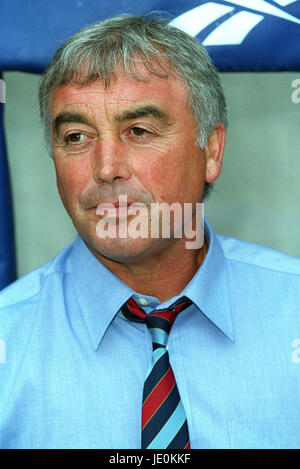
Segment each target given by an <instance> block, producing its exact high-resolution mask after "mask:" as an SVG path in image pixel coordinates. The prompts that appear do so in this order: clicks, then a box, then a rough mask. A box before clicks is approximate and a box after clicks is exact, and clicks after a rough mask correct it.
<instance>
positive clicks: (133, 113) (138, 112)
mask: <svg viewBox="0 0 300 469" xmlns="http://www.w3.org/2000/svg"><path fill="white" fill-rule="evenodd" d="M149 116H152V117H155V118H156V119H158V120H160V121H161V122H162V123H163V124H168V125H170V124H171V119H170V117H169V116H168V114H166V113H165V112H164V111H162V110H161V109H160V108H159V107H157V106H153V105H146V106H139V107H137V108H135V109H129V110H126V111H123V112H121V113H120V114H117V115H116V116H115V117H114V120H115V121H116V122H124V121H126V120H130V119H137V118H139V117H149Z"/></svg>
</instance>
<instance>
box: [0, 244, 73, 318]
mask: <svg viewBox="0 0 300 469" xmlns="http://www.w3.org/2000/svg"><path fill="white" fill-rule="evenodd" d="M73 245H74V243H72V244H70V245H69V246H67V247H66V248H65V249H63V250H62V251H61V252H60V253H59V254H58V255H57V256H55V257H54V258H53V259H51V260H50V261H48V262H47V263H46V264H44V265H42V266H41V267H39V268H37V269H35V270H33V271H32V272H30V273H28V274H26V275H24V276H23V277H21V278H19V279H18V280H16V281H15V282H13V283H12V284H11V285H9V286H8V287H6V288H5V289H3V290H2V291H1V292H0V316H1V313H2V312H3V310H6V309H10V308H11V307H12V308H13V307H14V306H17V305H20V306H21V305H23V304H26V302H29V303H31V304H32V302H33V301H34V298H37V297H38V296H39V294H40V293H41V291H42V290H43V287H44V285H45V284H46V283H47V280H48V279H49V278H50V277H53V276H54V277H60V278H61V276H64V275H66V274H68V271H69V265H68V260H69V257H70V253H71V251H72V249H73Z"/></svg>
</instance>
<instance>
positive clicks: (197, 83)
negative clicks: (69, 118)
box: [39, 15, 227, 148]
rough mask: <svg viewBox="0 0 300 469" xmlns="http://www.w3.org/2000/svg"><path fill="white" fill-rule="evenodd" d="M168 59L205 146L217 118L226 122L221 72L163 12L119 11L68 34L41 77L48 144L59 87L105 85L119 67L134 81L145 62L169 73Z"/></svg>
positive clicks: (156, 72) (163, 75) (156, 70)
mask: <svg viewBox="0 0 300 469" xmlns="http://www.w3.org/2000/svg"><path fill="white" fill-rule="evenodd" d="M160 59H166V60H167V62H169V63H170V64H171V66H172V67H173V69H174V70H175V71H176V72H177V73H178V74H179V76H181V78H182V79H183V81H184V83H185V85H186V88H187V92H188V99H189V104H190V106H191V109H192V111H193V113H194V117H195V122H196V126H197V129H198V135H199V138H198V140H197V144H198V145H199V146H200V148H204V147H205V145H206V143H207V141H208V138H209V136H210V135H211V133H212V131H213V130H214V129H215V128H216V126H217V125H218V124H219V123H223V125H224V126H225V127H226V126H227V112H226V103H225V97H224V93H223V89H222V86H221V83H220V79H219V76H218V74H217V71H216V69H215V67H214V66H213V64H212V62H211V60H210V58H209V56H208V54H207V52H206V50H205V49H204V47H203V46H202V45H201V44H200V43H199V42H198V41H197V40H196V39H195V38H193V37H192V36H189V35H188V34H187V33H185V32H183V31H181V30H180V29H178V28H176V27H174V26H171V25H170V24H168V22H167V21H166V20H165V19H163V18H161V17H154V16H153V15H147V16H144V17H141V16H134V15H121V16H117V17H114V18H109V19H107V20H104V21H101V22H99V23H96V24H93V25H90V26H87V27H85V28H83V29H81V30H80V31H78V32H77V33H75V34H74V35H73V36H71V37H70V38H69V39H68V40H67V41H66V42H65V43H64V44H63V45H62V46H61V47H60V48H59V49H58V50H57V52H56V53H55V55H54V57H53V60H52V62H51V64H50V66H49V68H48V69H47V70H46V71H45V73H44V74H43V76H42V80H41V83H40V90H39V101H40V113H41V117H42V120H43V121H44V125H45V131H46V138H47V141H48V143H50V135H51V120H50V113H49V98H50V95H51V93H52V92H53V91H54V90H55V89H56V88H58V87H60V86H62V85H65V84H68V83H74V84H75V83H76V84H81V85H87V84H89V83H91V82H93V81H95V80H97V79H100V80H101V82H102V83H103V85H104V86H105V87H108V86H109V85H110V83H111V82H112V81H115V80H116V78H117V75H118V73H119V72H120V71H124V72H126V73H129V74H130V75H131V76H132V77H134V78H135V79H137V80H144V79H145V78H144V77H142V76H140V74H138V72H137V66H138V64H139V63H141V61H142V63H144V65H145V66H146V68H147V69H148V71H149V72H151V73H153V74H154V75H158V76H159V77H161V78H166V77H167V76H168V74H167V70H166V69H165V68H164V66H163V61H162V60H160Z"/></svg>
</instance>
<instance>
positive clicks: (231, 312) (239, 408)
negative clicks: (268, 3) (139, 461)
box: [0, 16, 300, 449]
mask: <svg viewBox="0 0 300 469" xmlns="http://www.w3.org/2000/svg"><path fill="white" fill-rule="evenodd" d="M40 106H41V115H42V118H43V120H44V122H45V128H46V135H47V139H48V142H49V145H50V147H51V153H52V156H53V160H54V164H55V168H56V174H57V185H58V190H59V193H60V196H61V199H62V202H63V204H64V206H65V208H66V210H67V212H68V214H69V215H70V217H71V219H72V221H73V223H74V226H75V228H76V230H77V231H78V237H77V239H76V240H75V242H74V243H73V244H72V245H70V246H69V247H67V248H66V249H65V250H64V251H62V252H61V253H60V254H59V255H58V256H57V257H56V258H54V259H53V260H51V261H50V262H48V263H47V264H46V265H44V266H42V267H40V268H39V269H37V270H36V271H34V272H32V273H30V274H29V275H27V276H25V277H24V278H21V279H20V280H18V281H17V282H16V283H14V284H13V285H11V286H10V287H9V288H7V289H6V290H5V291H4V292H3V293H2V294H1V296H0V337H1V340H2V342H1V343H2V346H3V347H5V360H4V359H3V360H2V363H1V368H0V373H1V388H0V396H1V399H0V408H1V412H0V446H1V447H3V448H150V449H166V448H167V449H184V448H186V449H187V448H279V447H280V448H291V447H299V446H300V432H299V425H300V413H299V411H298V404H299V402H298V401H299V389H300V373H299V370H300V368H299V367H300V364H299V361H300V353H299V355H298V352H299V343H300V340H299V337H300V320H299V304H300V281H299V273H300V265H299V260H297V259H295V258H292V257H289V256H287V255H285V254H281V253H278V252H275V251H273V250H271V249H267V248H262V247H259V246H255V245H251V244H247V243H245V242H241V241H238V240H234V239H230V238H225V237H222V236H217V235H216V234H214V232H213V230H212V229H211V227H210V226H209V224H208V223H207V222H206V221H205V226H204V237H203V240H201V242H199V243H196V244H194V245H192V246H188V244H187V243H188V242H191V241H190V239H191V236H190V234H191V233H194V234H195V236H196V238H197V235H198V234H199V233H201V232H202V224H201V222H202V217H200V216H199V213H200V212H199V207H200V208H201V203H202V201H203V199H204V197H205V196H206V194H207V192H208V189H209V187H210V184H211V183H212V182H213V181H215V180H216V179H217V178H218V176H219V174H220V171H221V165H222V156H223V151H224V145H225V129H226V125H227V118H226V106H225V100H224V96H223V91H222V88H221V85H220V82H219V78H218V75H217V73H216V70H215V68H214V67H213V65H212V64H211V62H210V59H209V58H208V56H207V54H206V52H205V50H204V49H203V47H202V46H201V45H200V44H199V43H198V42H197V41H196V40H195V39H193V38H191V37H189V36H188V35H187V34H185V33H184V32H182V31H180V30H178V29H176V28H173V27H171V26H169V25H168V24H166V23H165V22H163V21H162V20H159V19H154V18H150V17H148V18H146V19H145V18H140V17H135V16H122V17H117V18H112V19H108V20H106V21H104V22H101V23H98V24H95V25H93V26H89V27H87V28H85V29H83V30H81V31H79V32H78V33H77V34H75V35H74V36H72V37H71V38H70V39H69V40H68V41H67V42H66V43H65V44H64V45H63V46H62V47H61V48H60V49H59V50H58V51H57V53H56V54H55V56H54V58H53V61H52V63H51V65H50V67H49V68H48V70H47V71H46V72H45V74H44V76H43V78H42V81H41V86H40ZM163 204H164V205H163ZM162 206H164V207H170V208H171V207H172V208H174V207H175V208H176V210H170V213H169V215H170V216H169V218H168V220H167V221H166V219H164V218H163V216H162V211H161V210H158V212H157V211H155V210H153V208H157V207H159V209H160V208H161V207H162ZM178 209H182V213H181V215H182V216H181V217H178V216H177V215H178V213H177V212H178ZM186 213H188V215H187V216H186ZM137 217H138V222H137V221H136V219H137ZM134 222H135V224H134ZM166 224H167V225H168V228H169V231H168V233H169V235H168V236H164V235H163V230H164V228H165V225H166ZM142 225H143V226H142ZM187 226H189V231H188V232H187V231H186V230H185V228H186V227H187ZM150 227H151V229H150ZM153 227H154V228H155V227H156V232H155V230H154V232H153ZM129 228H130V229H129ZM142 228H143V230H142ZM57 229H59V227H57ZM180 229H181V230H180ZM198 241H199V239H198ZM175 319H176V321H175ZM3 356H4V354H3Z"/></svg>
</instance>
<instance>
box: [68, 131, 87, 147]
mask: <svg viewBox="0 0 300 469" xmlns="http://www.w3.org/2000/svg"><path fill="white" fill-rule="evenodd" d="M84 137H85V135H84V134H83V133H81V132H73V133H71V134H68V135H66V136H65V142H66V143H67V144H72V145H78V144H80V143H83V141H84Z"/></svg>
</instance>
